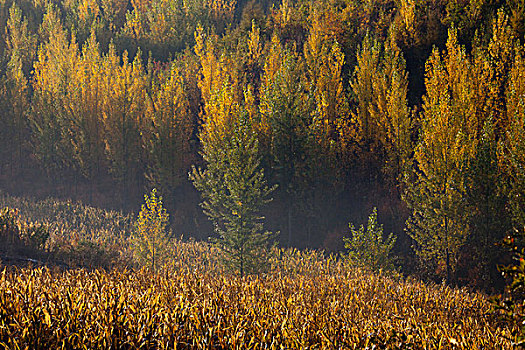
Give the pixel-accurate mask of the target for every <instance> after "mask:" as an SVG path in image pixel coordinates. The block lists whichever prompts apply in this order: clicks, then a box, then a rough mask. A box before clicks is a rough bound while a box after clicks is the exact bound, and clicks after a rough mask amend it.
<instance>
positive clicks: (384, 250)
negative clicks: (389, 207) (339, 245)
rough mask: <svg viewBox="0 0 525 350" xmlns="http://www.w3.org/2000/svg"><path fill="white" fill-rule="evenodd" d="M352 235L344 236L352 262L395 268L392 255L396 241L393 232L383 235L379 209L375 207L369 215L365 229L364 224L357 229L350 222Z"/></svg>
mask: <svg viewBox="0 0 525 350" xmlns="http://www.w3.org/2000/svg"><path fill="white" fill-rule="evenodd" d="M348 226H349V227H350V231H351V233H352V236H351V237H344V238H343V240H344V242H345V248H347V249H348V250H349V251H348V258H349V259H350V260H351V261H352V263H354V264H356V265H358V266H360V267H366V268H370V269H372V270H374V271H378V270H394V269H395V267H394V258H393V257H392V256H391V251H392V248H393V247H394V244H395V243H396V237H395V236H394V234H393V233H391V234H389V235H388V237H387V238H386V239H384V237H383V225H379V224H378V223H377V209H376V208H374V209H373V211H372V213H371V214H370V216H369V217H368V225H367V227H366V229H365V227H364V226H363V225H361V226H360V227H359V230H356V229H355V227H354V225H353V224H352V223H349V224H348Z"/></svg>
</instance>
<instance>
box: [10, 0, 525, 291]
mask: <svg viewBox="0 0 525 350" xmlns="http://www.w3.org/2000/svg"><path fill="white" fill-rule="evenodd" d="M0 27H1V28H0V74H1V76H0V111H1V112H0V186H1V188H2V189H3V190H5V191H7V192H9V193H13V194H17V195H25V196H35V197H37V198H44V197H46V196H54V197H59V198H72V199H74V200H82V201H83V202H85V203H90V204H92V205H98V206H102V207H106V208H113V209H119V210H124V211H134V212H136V211H137V209H138V207H139V205H140V203H141V201H142V198H143V194H144V193H147V192H149V190H150V189H151V188H156V189H157V190H158V191H159V193H161V194H162V196H163V198H164V204H165V205H166V207H167V210H168V212H169V213H170V219H171V222H170V227H171V228H172V230H173V232H174V234H176V235H178V236H180V235H182V234H184V235H185V236H187V237H188V236H189V237H195V238H196V239H207V237H208V236H210V235H212V232H213V228H212V226H211V224H210V223H209V222H208V220H207V219H206V217H205V216H204V215H203V214H202V210H201V208H199V206H198V204H199V202H200V197H199V193H198V192H197V191H196V190H195V188H194V186H193V184H192V182H191V181H190V180H189V178H188V173H189V172H191V171H192V166H195V167H203V168H205V167H206V165H207V161H206V157H205V155H203V145H205V146H206V147H205V148H204V150H206V149H215V150H220V149H221V148H224V147H227V146H228V145H226V144H225V143H226V142H227V141H226V140H229V139H231V137H232V135H234V134H235V133H236V132H238V130H237V129H238V128H240V127H242V128H243V129H242V130H244V131H245V132H249V133H250V134H252V135H254V139H255V141H253V142H255V144H256V146H257V147H256V150H257V157H258V159H259V162H258V163H257V164H256V165H257V166H259V167H260V168H261V169H263V170H264V178H265V181H266V182H267V183H268V184H269V186H272V187H273V186H276V187H275V188H274V190H273V192H272V193H271V197H272V198H273V201H271V202H269V203H267V205H266V206H265V207H264V210H263V214H264V216H265V218H266V219H265V225H266V227H268V228H270V229H271V230H273V231H275V232H277V231H279V235H278V236H277V240H278V241H279V242H280V244H281V245H282V246H285V247H288V246H290V247H298V248H321V249H325V250H326V251H328V252H334V251H340V250H341V249H342V248H343V240H342V237H343V236H348V235H349V232H350V231H349V228H348V223H349V222H354V223H356V224H357V223H359V224H360V223H364V222H366V218H367V217H368V215H369V214H370V212H371V211H372V208H373V207H377V212H378V218H379V219H378V220H379V221H381V222H382V223H384V225H385V233H386V231H388V232H393V233H394V234H395V235H396V236H397V240H396V243H395V246H394V248H393V249H394V253H395V255H396V261H395V265H396V266H397V267H398V268H399V269H400V270H402V271H403V272H406V273H409V274H416V275H418V276H421V277H423V278H427V279H431V280H435V281H441V280H442V279H444V280H447V281H448V282H449V283H452V284H457V285H468V286H473V287H476V288H482V289H485V290H490V289H492V288H501V286H502V283H503V282H502V281H503V280H502V278H501V273H500V272H499V271H498V270H497V268H496V266H497V265H498V264H508V263H510V262H511V260H510V255H509V254H508V249H507V247H505V246H504V244H503V241H504V238H505V237H507V236H508V235H513V234H515V232H516V231H515V230H518V231H519V232H522V231H523V227H524V225H525V197H524V196H525V139H524V138H525V47H524V46H523V44H522V42H523V39H524V33H525V3H524V2H523V1H520V0H507V1H497V0H478V1H474V0H472V1H468V0H467V1H442V0H425V1H413V0H395V1H389V0H369V1H360V0H325V1H313V0H299V1H292V0H283V1H282V2H281V1H272V0H262V1H255V0H252V1H246V0H238V1H237V0H129V1H128V0H63V1H62V0H16V1H12V0H2V1H1V3H0Z"/></svg>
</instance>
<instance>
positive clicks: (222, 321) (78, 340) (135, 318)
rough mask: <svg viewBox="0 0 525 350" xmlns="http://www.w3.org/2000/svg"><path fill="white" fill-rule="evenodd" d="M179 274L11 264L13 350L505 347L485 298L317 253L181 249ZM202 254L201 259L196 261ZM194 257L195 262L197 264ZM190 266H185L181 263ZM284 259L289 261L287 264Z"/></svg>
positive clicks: (6, 323) (6, 312)
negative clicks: (256, 261)
mask: <svg viewBox="0 0 525 350" xmlns="http://www.w3.org/2000/svg"><path fill="white" fill-rule="evenodd" d="M177 249H179V250H180V251H177V252H176V254H177V261H174V265H173V267H172V268H173V269H172V271H171V272H170V273H168V274H165V275H164V274H163V275H162V276H159V275H153V274H151V273H150V272H147V271H146V270H142V271H137V272H132V273H130V272H128V271H116V270H114V271H110V272H105V271H97V270H95V271H90V272H88V271H85V270H69V271H62V272H59V271H54V272H52V271H50V270H48V269H46V268H41V269H33V270H31V269H23V270H7V269H4V270H3V271H2V280H1V281H0V285H1V287H2V288H0V342H3V343H5V345H4V347H6V348H25V347H30V348H58V347H61V346H62V345H64V346H66V347H70V348H82V347H86V348H102V347H105V348H108V347H115V348H122V347H125V348H127V347H129V348H139V347H141V348H158V349H167V348H198V349H201V348H202V349H204V348H206V349H221V348H229V349H263V348H269V349H280V348H318V349H341V348H350V349H351V348H354V349H362V348H366V347H367V346H368V347H379V348H385V349H398V348H412V349H429V348H442V349H481V348H508V347H510V343H508V340H506V338H505V337H504V332H508V331H509V330H508V329H506V328H498V327H500V326H501V325H499V326H498V325H497V324H496V323H494V321H495V320H492V319H491V318H490V317H489V316H487V315H488V310H489V305H488V302H487V300H486V299H485V297H484V296H482V295H480V294H474V293H467V292H466V291H465V290H458V289H452V288H449V287H446V286H442V285H441V286H428V285H425V284H423V283H421V282H406V281H399V280H396V279H393V278H389V277H385V276H377V275H369V274H365V273H363V272H362V271H360V270H357V269H353V268H351V267H348V266H345V265H344V264H343V263H341V262H338V261H332V260H330V261H329V259H326V258H323V257H322V255H320V254H319V253H318V252H298V251H292V250H288V251H281V254H275V255H274V256H275V257H277V256H280V258H275V259H274V260H273V261H272V272H270V273H268V274H266V275H263V276H248V277H245V278H239V277H236V276H233V275H227V274H225V273H224V272H221V271H220V270H217V269H215V268H212V269H210V268H207V267H206V265H205V264H203V263H199V262H198V258H199V257H202V256H203V255H207V259H209V261H214V259H215V257H214V254H215V252H213V251H209V252H208V253H206V252H207V251H208V250H207V249H208V248H207V247H206V245H204V244H201V243H189V244H182V243H181V244H179V245H178V246H177ZM192 256H193V258H191V257H192ZM192 259H193V260H192ZM184 264H187V265H185V266H186V267H184ZM281 264H282V265H281Z"/></svg>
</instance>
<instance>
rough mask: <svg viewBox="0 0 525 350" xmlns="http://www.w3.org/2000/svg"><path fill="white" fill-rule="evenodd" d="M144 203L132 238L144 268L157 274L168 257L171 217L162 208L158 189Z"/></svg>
mask: <svg viewBox="0 0 525 350" xmlns="http://www.w3.org/2000/svg"><path fill="white" fill-rule="evenodd" d="M144 201H145V204H143V205H142V207H141V209H140V212H139V215H138V218H137V221H136V223H135V231H134V232H133V236H132V243H133V246H134V249H135V250H134V256H135V259H136V260H137V262H139V263H140V264H141V265H142V266H146V267H148V268H151V270H152V271H153V272H155V271H157V270H158V269H159V268H160V267H162V265H163V264H164V262H165V259H166V257H167V245H168V243H169V239H170V237H169V232H168V230H167V226H168V223H169V215H168V213H167V212H166V209H164V208H163V207H162V197H159V196H157V190H156V189H153V190H152V191H151V194H150V195H149V196H148V195H145V196H144Z"/></svg>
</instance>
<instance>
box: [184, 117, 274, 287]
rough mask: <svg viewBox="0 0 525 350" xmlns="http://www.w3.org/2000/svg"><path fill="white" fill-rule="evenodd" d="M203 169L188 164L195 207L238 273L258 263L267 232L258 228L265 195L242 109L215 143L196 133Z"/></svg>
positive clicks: (267, 189)
mask: <svg viewBox="0 0 525 350" xmlns="http://www.w3.org/2000/svg"><path fill="white" fill-rule="evenodd" d="M201 141H202V145H203V151H202V156H203V158H204V161H205V162H206V165H207V168H206V169H204V170H203V169H201V168H198V169H197V168H195V167H194V168H193V170H192V172H191V173H190V180H191V181H193V184H194V186H195V187H196V188H197V190H199V191H200V192H201V195H202V199H203V201H202V203H201V206H202V208H203V210H204V213H205V214H206V215H207V216H208V217H209V219H210V220H211V221H212V222H213V225H214V227H215V231H216V233H217V234H218V238H215V239H212V241H213V242H214V243H215V244H216V245H217V246H218V247H219V248H220V249H221V250H222V251H223V253H224V256H225V263H226V265H227V266H229V267H230V268H232V269H233V270H236V271H238V272H239V274H240V275H241V277H242V276H244V275H245V274H247V273H253V272H257V271H259V270H260V269H261V268H262V267H263V265H264V257H265V252H266V248H267V245H268V243H269V240H270V238H271V237H272V233H271V232H268V231H264V230H263V223H262V220H263V219H264V217H262V216H261V214H260V210H261V209H262V207H263V205H265V204H266V203H268V202H269V201H270V200H271V199H269V198H268V196H269V195H270V193H271V192H272V191H273V190H274V187H268V186H267V185H266V181H265V179H264V172H263V170H262V169H261V168H260V158H259V155H258V141H257V138H256V134H255V132H254V131H253V129H252V127H251V125H250V124H249V122H248V118H247V116H246V114H245V113H243V115H241V116H240V118H238V119H237V121H236V122H235V123H234V124H233V128H232V129H231V133H230V135H228V137H226V138H224V139H223V140H222V142H221V144H220V145H219V144H215V143H214V142H213V139H208V138H207V137H206V134H204V135H201Z"/></svg>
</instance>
